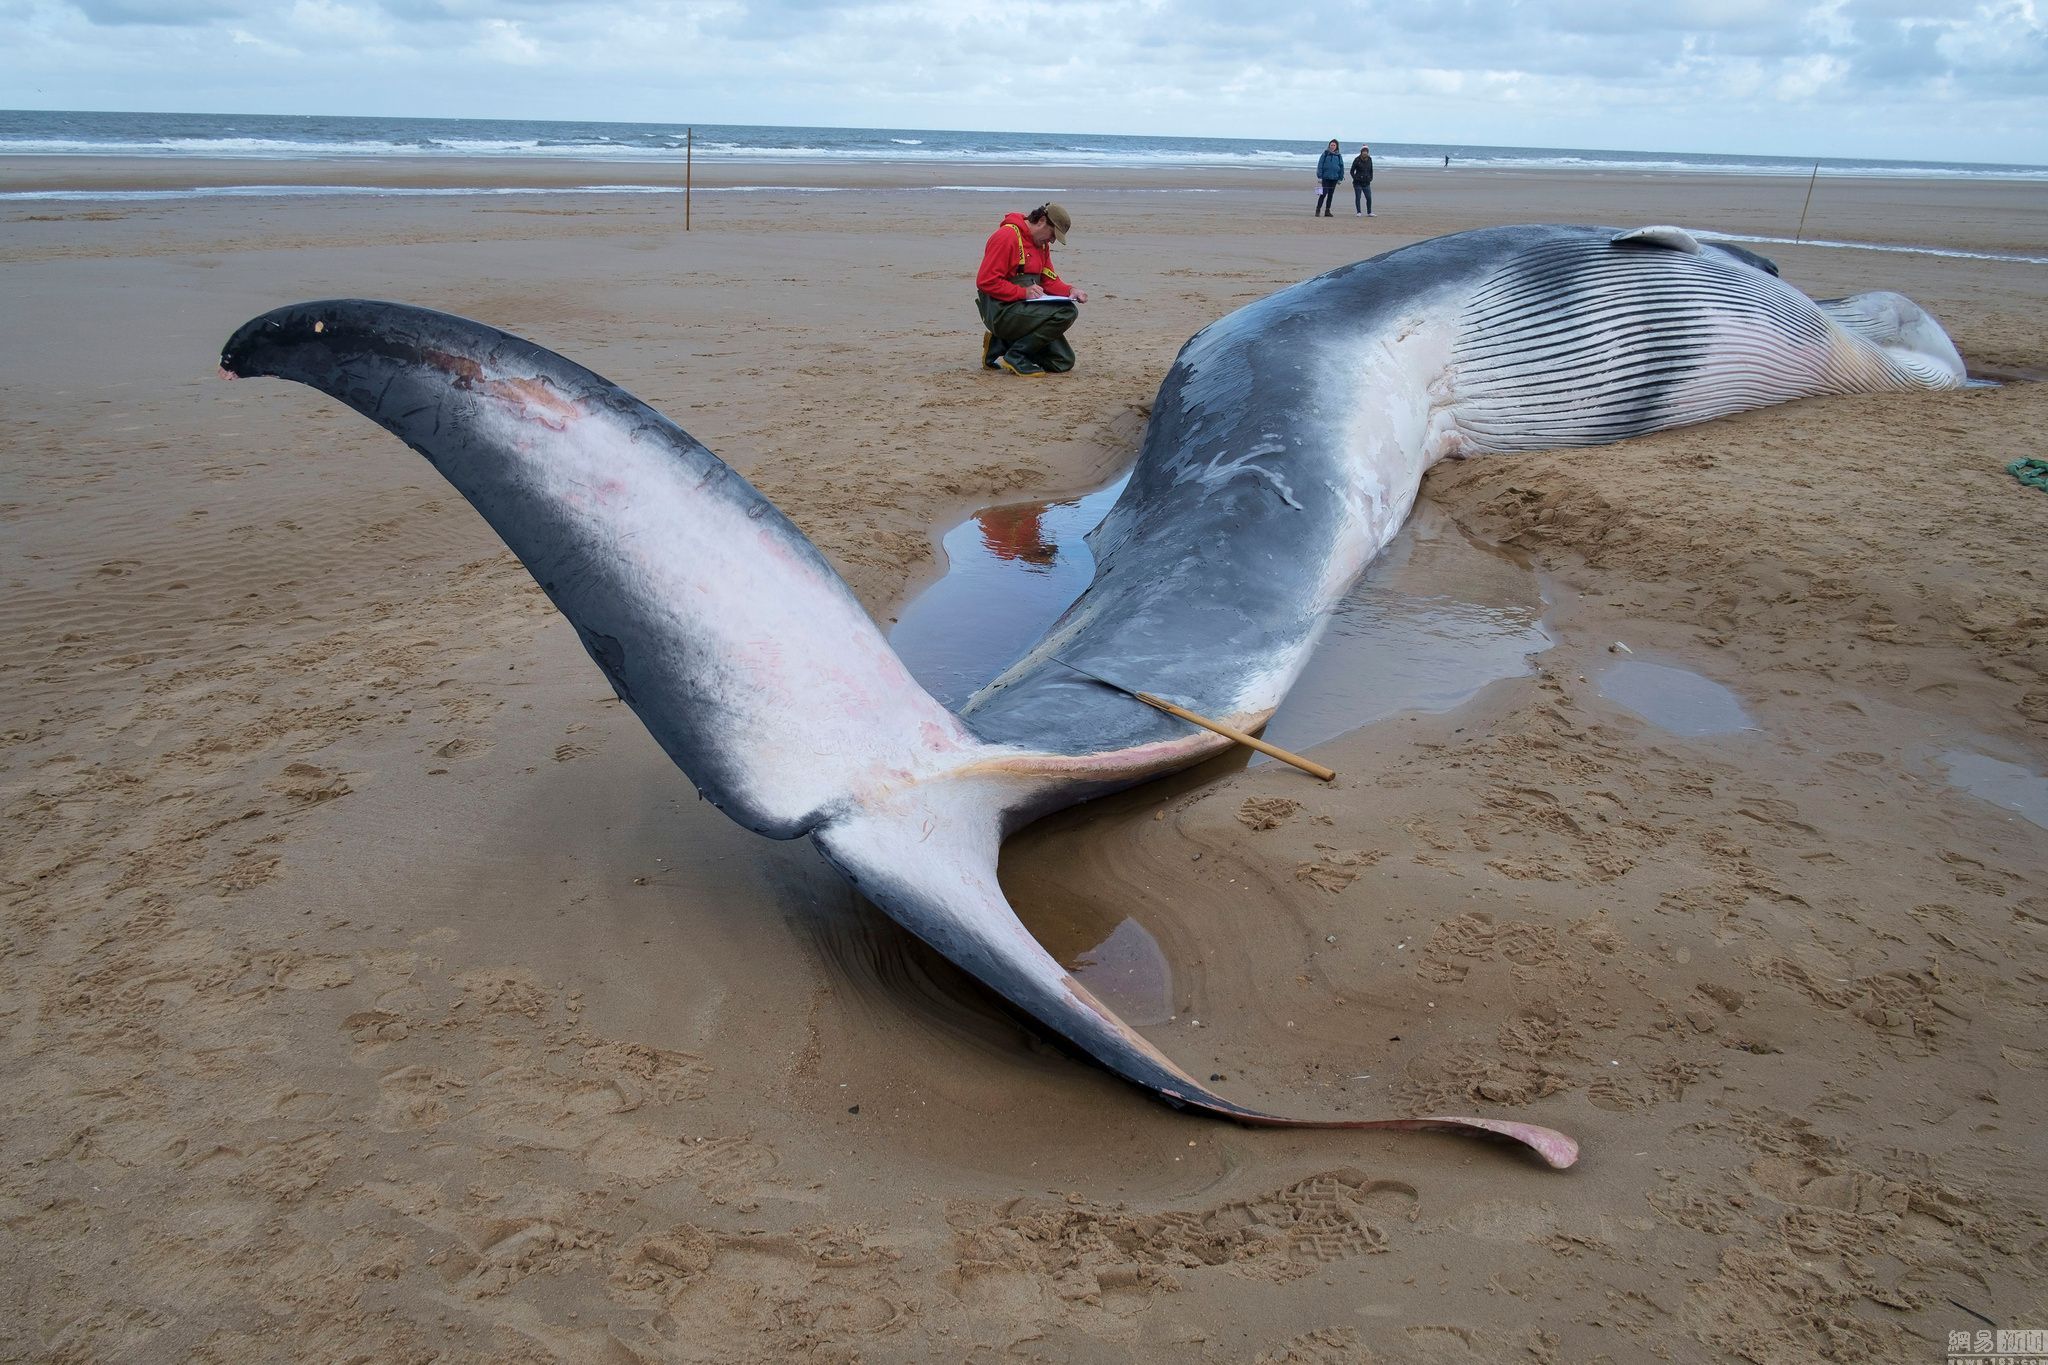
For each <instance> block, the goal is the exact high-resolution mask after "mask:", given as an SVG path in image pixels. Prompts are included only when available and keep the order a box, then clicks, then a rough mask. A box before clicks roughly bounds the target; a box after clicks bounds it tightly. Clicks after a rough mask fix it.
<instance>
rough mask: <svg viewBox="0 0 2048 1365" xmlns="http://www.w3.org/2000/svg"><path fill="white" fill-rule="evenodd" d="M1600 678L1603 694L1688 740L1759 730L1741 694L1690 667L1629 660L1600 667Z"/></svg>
mask: <svg viewBox="0 0 2048 1365" xmlns="http://www.w3.org/2000/svg"><path fill="white" fill-rule="evenodd" d="M1599 681H1600V695H1601V696H1603V697H1605V698H1607V699H1608V700H1609V701H1612V702H1617V703H1619V704H1621V705H1622V706H1625V707H1627V708H1628V709H1629V710H1631V711H1633V712H1635V713H1636V714H1637V715H1639V716H1641V717H1642V718H1643V719H1644V720H1647V721H1649V722H1650V723H1651V724H1652V725H1655V726H1657V727H1658V728H1659V729H1663V730H1669V731H1670V732H1671V733H1672V734H1674V735H1681V736H1683V737H1685V738H1687V739H1697V738H1699V737H1701V736H1704V735H1727V734H1733V733H1735V732H1736V731H1738V730H1754V729H1755V728H1756V726H1755V724H1754V723H1753V722H1752V721H1751V720H1750V718H1749V713H1748V712H1747V711H1745V710H1743V709H1742V701H1741V699H1740V698H1739V697H1737V696H1736V695H1735V694H1734V693H1733V692H1730V691H1729V690H1728V689H1727V688H1725V687H1723V686H1721V684H1719V683H1717V682H1715V681H1713V680H1712V679H1710V678H1703V677H1701V676H1700V675H1699V674H1697V673H1694V672H1692V671H1690V670H1688V669H1683V668H1667V667H1665V666H1664V665H1663V664H1646V663H1642V662H1640V661H1638V660H1635V659H1628V660H1625V661H1623V662H1621V663H1617V664H1610V665H1609V666H1608V667H1607V668H1605V669H1603V670H1601V673H1600V679H1599Z"/></svg>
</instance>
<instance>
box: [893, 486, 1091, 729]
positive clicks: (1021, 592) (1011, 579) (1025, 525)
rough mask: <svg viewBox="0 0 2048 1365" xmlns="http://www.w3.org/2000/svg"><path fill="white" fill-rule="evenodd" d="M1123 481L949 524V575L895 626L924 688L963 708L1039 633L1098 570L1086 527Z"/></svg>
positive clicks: (900, 648) (902, 651)
mask: <svg viewBox="0 0 2048 1365" xmlns="http://www.w3.org/2000/svg"><path fill="white" fill-rule="evenodd" d="M1124 482H1125V481H1124V480H1122V479H1118V480H1117V481H1116V482H1115V483H1113V484H1111V485H1110V486H1109V487H1107V488H1099V489H1097V490H1096V491H1095V492H1093V493H1090V494H1088V496H1086V497H1084V498H1075V499H1073V500H1072V501H1069V502H1028V503H1011V504H1009V505H1008V506H1004V507H989V508H984V509H983V510H982V511H980V512H977V513H976V514H975V515H974V516H972V517H970V518H968V519H967V520H966V521H964V522H962V523H960V525H958V526H956V527H954V528H953V529H952V530H951V531H948V532H947V533H946V538H945V542H944V543H945V550H946V576H945V577H944V578H942V579H940V580H939V581H938V582H937V583H934V584H933V585H932V586H931V587H929V588H927V589H926V590H925V591H924V592H922V593H920V594H919V595H918V596H917V598H916V600H914V601H912V602H911V603H910V604H909V605H907V606H906V607H904V609H903V615H902V617H901V618H900V619H899V620H898V621H897V622H896V625H895V628H894V629H892V630H891V631H890V632H889V643H890V645H891V646H893V647H894V648H895V650H896V652H897V654H899V655H901V656H902V658H903V661H904V662H905V663H907V664H908V665H910V672H911V675H912V676H913V677H915V678H916V679H917V680H918V682H920V683H922V684H923V685H924V688H925V690H926V691H928V692H930V693H931V694H932V695H933V696H934V697H936V698H938V699H939V701H940V702H941V703H942V704H943V705H945V706H947V707H949V708H953V709H958V708H959V707H960V706H961V705H962V704H963V703H965V702H966V700H967V699H968V698H969V697H971V696H973V695H974V693H975V689H977V688H979V687H981V686H982V685H983V684H984V683H986V682H988V681H989V680H990V679H992V678H994V677H995V676H996V674H998V673H1000V672H1002V671H1003V670H1004V669H1005V668H1008V667H1009V666H1010V665H1011V664H1012V663H1014V662H1015V661H1016V660H1017V658H1018V657H1019V656H1020V655H1022V654H1023V653H1024V651H1025V650H1027V649H1029V648H1031V646H1033V645H1035V644H1037V643H1038V638H1039V637H1040V636H1041V635H1044V634H1045V632H1046V631H1047V630H1048V629H1049V628H1050V627H1051V626H1052V623H1053V622H1054V621H1057V620H1058V619H1059V616H1060V613H1061V612H1063V611H1065V610H1066V609H1067V604H1068V603H1070V602H1072V601H1073V600H1074V599H1075V598H1076V597H1079V596H1080V595H1081V590H1082V589H1083V588H1085V587H1087V586H1088V580H1089V579H1090V578H1092V577H1093V576H1094V574H1095V556H1093V555H1091V554H1089V553H1088V545H1087V542H1086V541H1085V540H1083V539H1082V537H1084V536H1086V535H1087V534H1088V533H1089V532H1090V531H1092V530H1094V529H1095V526H1096V523H1098V522H1100V521H1101V520H1102V518H1103V515H1104V514H1105V513H1107V512H1108V511H1109V509H1110V507H1111V505H1112V504H1114V503H1115V502H1116V498H1117V494H1119V493H1121V492H1123V489H1124Z"/></svg>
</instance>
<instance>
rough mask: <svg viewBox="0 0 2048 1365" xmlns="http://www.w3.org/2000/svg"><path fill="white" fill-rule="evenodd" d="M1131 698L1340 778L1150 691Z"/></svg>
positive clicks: (1323, 776) (1312, 773)
mask: <svg viewBox="0 0 2048 1365" xmlns="http://www.w3.org/2000/svg"><path fill="white" fill-rule="evenodd" d="M1070 666H1071V665H1070ZM1110 686H1112V687H1115V686H1116V684H1115V683H1111V684H1110ZM1117 690H1118V691H1119V692H1122V691H1126V690H1128V689H1125V688H1120V687H1119V688H1117ZM1131 695H1132V696H1134V697H1136V698H1137V699H1138V700H1139V701H1141V702H1144V703H1145V705H1147V706H1156V707H1158V708H1159V709H1160V710H1162V711H1164V712H1166V714H1167V715H1169V716H1179V717H1180V718H1181V719H1182V720H1185V721H1191V722H1193V723H1194V724H1196V725H1199V726H1201V727H1202V728H1203V729H1204V730H1214V731H1215V732H1216V733H1217V734H1219V735H1221V736H1223V737H1224V738H1225V739H1234V740H1236V741H1237V742H1238V743H1239V744H1242V745H1244V746H1246V747H1247V748H1251V749H1257V750H1258V751H1259V752H1260V753H1262V754H1270V755H1271V756H1272V757H1274V758H1277V759H1279V760H1280V761H1281V762H1282V763H1292V764H1293V765H1294V766H1295V767H1297V768H1299V769H1301V770H1302V771H1303V772H1305V773H1307V774H1309V776H1311V777H1320V778H1321V779H1323V781H1325V782H1329V781H1331V780H1333V779H1334V778H1335V777H1336V776H1337V770H1336V769H1334V768H1325V767H1324V766H1323V765H1322V764H1320V763H1315V762H1311V761H1310V760H1308V759H1306V758H1303V757H1302V756H1301V755H1300V754H1291V753H1288V752H1287V750H1285V749H1283V748H1281V747H1280V746H1279V745H1277V744H1268V743H1266V741H1265V740H1263V739H1260V738H1259V737H1258V736H1257V735H1248V734H1246V733H1245V732H1244V731H1242V730H1238V729H1234V728H1233V727H1231V726H1228V725H1225V724H1224V723H1223V722H1222V721H1220V720H1210V719H1209V718H1208V717H1207V716H1198V715H1196V714H1195V713H1194V712H1193V711H1190V710H1188V709H1187V708H1186V707H1185V706H1175V705H1174V704H1173V703H1172V702H1170V701H1167V700H1166V699H1165V698H1163V697H1155V696H1153V695H1152V694H1151V693H1150V692H1132V693H1131Z"/></svg>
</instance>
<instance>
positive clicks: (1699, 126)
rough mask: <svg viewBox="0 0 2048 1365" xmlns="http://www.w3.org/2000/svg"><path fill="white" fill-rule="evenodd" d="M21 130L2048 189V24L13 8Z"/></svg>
mask: <svg viewBox="0 0 2048 1365" xmlns="http://www.w3.org/2000/svg"><path fill="white" fill-rule="evenodd" d="M0 33H5V34H7V35H8V41H7V42H6V43H5V44H4V45H0V47H4V51H0V107H6V108H28V109H116V110H165V111H180V112H195V113H196V112H211V113H279V114H364V115H382V116H394V115H414V116H429V117H463V118H524V119H530V118H562V119H596V120H619V121H629V122H639V121H651V122H659V123H702V124H730V123H759V124H784V125H810V126H817V125H823V126H837V127H894V128H967V129H985V128H1009V129H1016V130H1020V131H1034V132H1096V133H1139V134H1167V135H1190V136H1215V137H1290V138H1292V137H1299V138H1301V139H1303V140H1304V141H1308V142H1320V141H1323V140H1326V139H1328V138H1330V137H1337V138H1340V139H1342V140H1343V141H1344V144H1345V145H1346V146H1349V145H1351V144H1352V143H1353V142H1357V141H1360V140H1369V141H1372V142H1448V143H1463V144H1470V145H1493V146H1539V147H1591V148H1626V149H1637V150H1653V151H1693V152H1748V153H1764V154H1774V155H1783V156H1859V157H1885V158H1897V159H1902V160H1941V161H1993V162H2024V163H2033V164H2048V0H2038V3H2037V0H1985V2H1982V3H1980V2H1978V0H1946V2H1944V0H1448V3H1434V4H1433V3H1429V0H1400V2H1399V3H1383V2H1382V0H1350V2H1346V0H1303V2H1302V3H1278V4H1276V3H1263V4H1262V3H1257V0H1009V3H1005V4H1002V5H1000V6H998V5H992V4H988V3H974V0H878V2H875V3H868V2H865V0H691V2H689V3H681V2H679V0H642V2H638V3H621V2H619V0H544V2H543V0H0Z"/></svg>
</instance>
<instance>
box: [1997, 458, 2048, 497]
mask: <svg viewBox="0 0 2048 1365" xmlns="http://www.w3.org/2000/svg"><path fill="white" fill-rule="evenodd" d="M2005 472H2006V473H2008V474H2010V475H2012V476H2013V477H2014V478H2015V479H2018V480H2019V481H2020V482H2021V483H2027V484H2032V485H2033V486H2034V487H2036V488H2038V489H2040V490H2041V491H2042V492H2044V493H2048V460H2037V459H2034V458H2033V457H2031V456H2029V457H2027V458H2026V459H2021V460H2014V461H2013V462H2012V463H2011V464H2009V465H2007V466H2006V467H2005Z"/></svg>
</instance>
